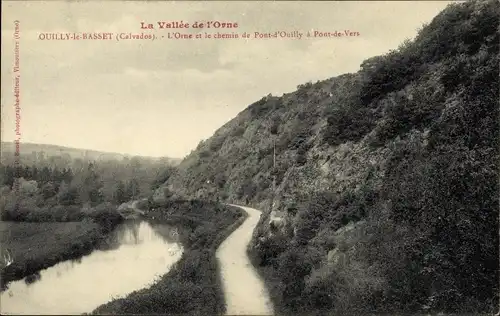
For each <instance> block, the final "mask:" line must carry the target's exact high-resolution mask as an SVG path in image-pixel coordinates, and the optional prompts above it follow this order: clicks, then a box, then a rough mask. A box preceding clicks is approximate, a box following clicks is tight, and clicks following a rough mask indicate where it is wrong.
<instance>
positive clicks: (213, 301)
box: [92, 201, 247, 315]
mask: <svg viewBox="0 0 500 316" xmlns="http://www.w3.org/2000/svg"><path fill="white" fill-rule="evenodd" d="M246 216H247V214H246V213H245V212H244V211H243V210H241V209H240V208H238V207H233V206H226V205H221V204H218V203H213V202H203V201H169V202H167V203H164V204H163V205H152V206H151V207H150V211H148V212H146V214H145V216H144V217H145V219H146V220H148V221H150V222H154V223H165V224H170V225H172V224H173V225H175V226H177V227H178V229H179V239H180V242H181V243H182V245H183V247H184V254H183V256H182V258H181V259H180V260H179V261H178V262H177V263H176V264H175V265H174V266H173V267H172V268H171V269H170V271H169V272H167V273H166V274H164V275H163V276H162V277H161V278H160V279H159V280H158V282H156V283H155V284H153V285H152V286H151V287H149V288H145V289H141V290H138V291H135V292H133V293H131V294H130V295H128V296H127V297H125V298H119V299H115V300H112V301H110V302H108V303H106V304H104V305H102V306H100V307H98V308H97V309H96V310H94V311H93V312H92V314H143V313H147V314H182V315H216V314H217V315H221V314H224V312H225V300H224V293H223V289H222V283H221V279H220V271H219V269H220V267H219V264H218V262H217V258H216V256H215V253H216V249H217V248H218V246H219V245H220V243H221V242H222V241H224V239H226V237H227V236H229V235H230V234H231V233H232V232H233V231H234V230H235V229H236V228H238V226H239V225H241V224H242V223H243V222H244V221H245V219H246Z"/></svg>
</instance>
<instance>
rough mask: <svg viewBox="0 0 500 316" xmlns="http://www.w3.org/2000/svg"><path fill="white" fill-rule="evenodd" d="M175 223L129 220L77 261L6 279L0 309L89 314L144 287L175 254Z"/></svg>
mask: <svg viewBox="0 0 500 316" xmlns="http://www.w3.org/2000/svg"><path fill="white" fill-rule="evenodd" d="M176 237H177V234H176V230H175V228H173V227H171V226H168V225H157V224H149V223H147V222H144V221H129V222H126V223H123V224H120V225H119V226H117V228H116V229H115V230H114V231H113V233H111V234H110V236H109V237H108V239H107V240H106V242H105V243H104V244H103V245H102V246H101V247H99V250H94V251H93V252H92V253H91V254H89V255H87V256H84V257H82V258H81V259H80V260H78V261H64V262H61V263H59V264H57V265H55V266H52V267H50V268H48V269H45V270H42V271H40V272H39V274H37V275H36V276H35V277H31V278H28V279H26V278H25V279H23V280H19V281H15V282H11V283H9V285H8V289H7V290H6V291H4V292H2V293H1V297H0V313H1V314H2V315H5V314H17V315H19V314H31V315H35V314H45V315H47V314H49V315H56V314H59V315H61V314H64V315H70V314H82V313H90V312H92V311H93V310H94V309H95V308H97V307H98V306H100V305H102V304H104V303H106V302H108V301H110V300H111V299H112V298H118V297H124V296H126V295H127V294H130V293H131V292H133V291H135V290H139V289H142V288H145V287H148V286H150V285H151V284H153V283H154V282H155V280H156V279H157V278H158V277H160V276H161V275H163V274H165V273H166V272H168V270H169V269H170V268H171V266H172V265H173V264H174V263H175V262H176V261H178V260H179V259H180V258H181V255H182V246H181V245H180V243H179V242H178V240H177V238H176Z"/></svg>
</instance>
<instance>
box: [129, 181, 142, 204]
mask: <svg viewBox="0 0 500 316" xmlns="http://www.w3.org/2000/svg"><path fill="white" fill-rule="evenodd" d="M126 193H127V194H126V195H127V197H129V198H130V199H135V198H136V197H137V196H138V195H139V193H140V190H139V183H138V182H137V180H136V179H132V180H130V181H129V182H128V185H127V191H126Z"/></svg>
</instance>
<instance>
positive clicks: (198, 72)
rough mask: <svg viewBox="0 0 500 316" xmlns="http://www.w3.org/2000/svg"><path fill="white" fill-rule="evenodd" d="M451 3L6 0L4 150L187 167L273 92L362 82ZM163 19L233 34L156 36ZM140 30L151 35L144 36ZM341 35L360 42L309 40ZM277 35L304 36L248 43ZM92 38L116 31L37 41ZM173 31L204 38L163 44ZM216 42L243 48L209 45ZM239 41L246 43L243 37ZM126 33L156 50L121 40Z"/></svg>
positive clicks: (202, 31) (163, 33)
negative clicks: (27, 147) (33, 148)
mask: <svg viewBox="0 0 500 316" xmlns="http://www.w3.org/2000/svg"><path fill="white" fill-rule="evenodd" d="M448 3H449V2H445V1H401V2H396V1H387V2H377V1H370V2H363V1H361V2H354V1H352V2H334V1H331V2H298V1H297V2H281V1H279V2H274V1H273V2H271V1H270V2H251V1H248V2H246V1H234V2H233V1H219V2H195V1H189V2H182V1H173V2H158V1H123V2H122V1H107V2H100V1H89V2H83V1H77V2H69V1H47V2H44V1H2V70H1V89H2V96H1V106H2V108H1V110H2V116H1V127H2V130H1V132H2V134H1V136H2V141H13V140H16V139H17V138H19V141H20V143H21V144H22V142H31V143H43V144H55V145H62V146H69V147H77V148H85V149H94V150H101V151H110V152H120V153H128V154H135V155H144V156H169V157H176V158H182V157H184V156H185V155H187V154H189V152H190V151H191V150H193V149H194V148H195V147H196V146H197V144H198V143H199V142H200V141H201V140H203V139H207V138H209V137H210V136H211V135H212V134H213V133H214V132H215V131H216V130H217V129H218V128H219V127H220V126H222V125H223V124H225V123H226V122H228V121H229V120H231V119H232V118H234V117H235V116H236V115H237V114H238V113H239V112H241V111H243V110H244V109H245V108H246V107H247V106H248V105H250V104H251V103H253V102H255V101H257V100H259V99H261V98H262V97H263V96H265V95H268V94H269V93H272V94H273V95H277V96H280V95H282V94H283V93H289V92H292V91H294V90H295V89H296V87H297V85H299V84H303V83H305V82H308V81H312V82H316V81H317V80H324V79H328V78H331V77H333V76H337V75H340V74H343V73H347V72H356V71H357V70H358V69H359V66H360V64H361V63H362V61H363V60H365V59H367V58H369V57H372V56H375V55H381V54H384V53H386V52H388V51H389V50H391V49H395V48H397V47H398V46H399V44H400V43H401V42H403V41H404V40H405V39H412V38H413V37H414V36H415V35H416V33H417V31H418V29H419V28H420V27H421V26H422V25H423V24H424V23H428V22H430V21H431V20H432V18H433V17H434V16H436V15H437V14H438V13H439V12H440V11H441V10H443V9H444V8H445V7H446V5H447V4H448ZM16 20H17V21H19V23H18V26H19V36H20V38H19V40H18V41H19V64H20V69H19V72H18V73H15V72H14V71H13V66H14V62H15V61H14V56H15V38H14V32H15V25H16V24H15V21H16ZM162 21H163V22H167V23H169V22H174V21H178V22H180V21H183V22H186V23H189V24H190V25H192V23H194V22H195V21H200V22H205V23H206V22H207V21H219V22H228V23H237V24H238V27H237V28H233V29H220V28H219V29H214V28H210V29H208V28H204V29H193V28H191V27H190V28H184V29H159V27H158V22H162ZM141 22H145V23H146V24H148V23H152V24H154V25H155V26H156V28H155V29H152V30H149V29H141ZM345 30H349V31H351V32H358V33H359V36H350V37H346V36H344V37H341V38H338V37H337V38H318V37H311V38H306V37H305V34H306V33H307V32H314V31H320V32H334V31H339V32H344V31H345ZM276 31H285V32H288V33H293V32H294V31H295V32H301V33H303V34H304V36H303V37H302V38H300V39H298V38H296V37H295V38H271V39H269V38H267V39H256V38H253V35H254V32H261V33H268V32H271V33H273V32H276ZM97 32H99V33H103V32H107V33H108V32H109V33H113V35H112V36H113V39H112V40H42V39H41V38H43V36H46V34H56V33H57V34H59V36H61V34H66V33H70V34H73V33H75V34H80V35H81V36H82V33H97ZM175 32H179V33H182V34H193V35H195V34H198V33H199V34H201V35H202V38H201V39H196V38H194V39H168V33H170V35H171V36H172V35H173V34H174V33H175ZM217 32H219V33H237V34H240V38H238V39H231V38H229V39H215V38H203V36H204V34H205V33H208V34H211V35H212V36H214V35H215V34H216V33H217ZM244 32H247V33H249V34H250V35H251V37H250V38H249V39H244V38H242V37H241V34H242V33H244ZM121 33H124V34H125V35H128V34H133V35H140V34H141V33H144V34H146V35H155V40H140V39H134V40H116V36H117V35H118V34H121ZM293 34H297V33H293ZM125 35H122V36H125ZM162 36H163V38H162ZM16 74H19V75H20V77H19V92H20V93H19V96H20V103H19V108H18V109H19V114H20V117H19V119H18V124H19V132H20V135H19V136H16V134H15V129H16V112H15V109H16V107H15V96H14V78H15V75H16Z"/></svg>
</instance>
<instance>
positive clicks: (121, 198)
mask: <svg viewBox="0 0 500 316" xmlns="http://www.w3.org/2000/svg"><path fill="white" fill-rule="evenodd" d="M113 200H114V202H115V203H116V204H122V203H125V202H127V201H128V198H127V192H126V189H125V184H124V183H123V181H121V180H119V181H118V183H117V184H116V188H115V193H114V194H113Z"/></svg>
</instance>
